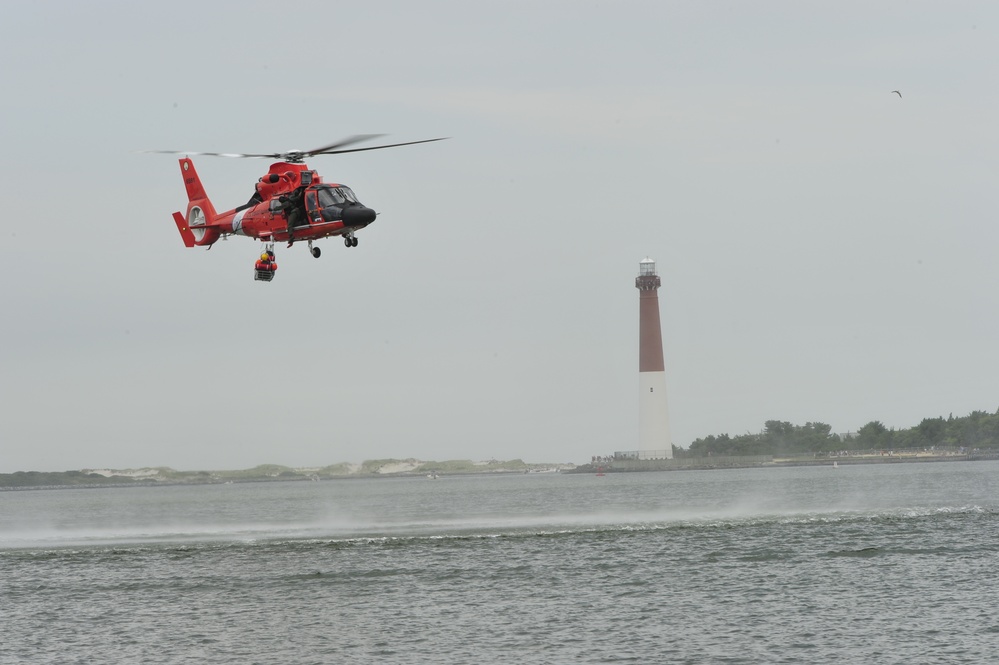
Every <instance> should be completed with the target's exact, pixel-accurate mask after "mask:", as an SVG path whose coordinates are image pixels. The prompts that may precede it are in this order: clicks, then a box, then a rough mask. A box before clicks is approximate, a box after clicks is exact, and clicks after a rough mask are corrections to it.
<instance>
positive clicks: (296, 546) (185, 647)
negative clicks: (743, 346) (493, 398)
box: [0, 462, 999, 664]
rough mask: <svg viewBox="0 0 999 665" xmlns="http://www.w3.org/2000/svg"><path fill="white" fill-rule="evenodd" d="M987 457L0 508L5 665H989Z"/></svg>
mask: <svg viewBox="0 0 999 665" xmlns="http://www.w3.org/2000/svg"><path fill="white" fill-rule="evenodd" d="M997 580H999V462H953V463H935V464H891V465H869V466H844V467H840V468H838V469H834V468H832V467H831V466H823V467H806V468H774V469H743V470H718V471H679V472H664V473H635V474H608V475H606V476H603V477H597V476H594V475H563V474H529V475H496V476H465V477H442V478H439V479H436V480H431V479H426V478H405V479H363V480H342V481H324V482H274V483H253V484H234V485H210V486H195V487H183V486H174V487H150V488H103V489H81V490H38V491H13V492H0V663H105V662H107V663H191V662H210V663H213V664H220V663H222V664H226V663H241V664H242V663H518V664H528V663H620V662H632V663H994V662H999V616H997V614H999V613H997V607H999V581H997Z"/></svg>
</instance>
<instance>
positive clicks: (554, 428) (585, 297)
mask: <svg viewBox="0 0 999 665" xmlns="http://www.w3.org/2000/svg"><path fill="white" fill-rule="evenodd" d="M289 7H295V10H294V11H292V12H289V11H287V8H289ZM0 58H2V60H3V62H4V63H5V64H4V66H3V67H2V68H0V85H2V89H3V91H4V93H3V96H2V100H0V109H2V120H3V121H2V123H0V137H2V145H3V151H2V156H0V182H2V183H3V184H2V187H3V190H2V191H3V200H4V203H5V206H4V214H3V217H4V219H5V222H4V224H3V229H4V231H3V236H4V237H5V238H6V241H7V242H6V245H5V247H4V248H3V249H4V254H3V255H4V257H5V259H4V263H3V265H4V267H5V271H4V274H5V275H6V284H5V287H4V288H3V289H2V291H0V304H2V306H3V312H4V316H3V318H2V322H0V367H2V370H0V426H2V431H0V472H12V471H17V470H62V469H75V468H82V467H103V466H110V467H117V468H124V467H136V466H153V465H167V466H172V467H175V468H179V469H213V468H214V469H219V468H244V467H250V466H253V465H256V464H260V463H266V462H272V463H279V464H287V465H291V466H308V465H325V464H331V463H335V462H340V461H361V460H364V459H374V458H382V457H417V458H422V459H438V460H440V459H454V458H459V459H489V458H498V459H511V458H517V457H520V458H523V459H524V460H525V461H528V462H584V461H588V460H589V458H590V456H591V455H594V454H606V453H610V452H612V451H614V450H630V449H634V448H636V447H637V446H638V418H637V417H638V400H637V397H638V395H637V390H638V376H637V373H638V372H637V369H638V292H637V290H636V289H635V288H634V277H635V275H636V274H637V272H638V263H639V261H640V260H641V259H643V258H644V257H645V256H651V257H652V258H654V259H656V260H657V262H658V267H659V272H660V275H661V276H662V281H663V288H662V289H661V290H660V296H659V298H660V310H661V314H662V324H663V334H664V346H665V355H666V365H667V383H668V388H669V391H670V394H669V399H670V414H671V419H672V428H673V438H674V442H675V443H676V444H678V445H680V446H683V447H687V446H689V444H690V442H691V441H692V440H694V439H696V438H698V437H701V436H706V435H709V434H721V433H726V432H727V433H730V434H741V433H744V432H747V431H759V430H760V429H761V428H762V425H763V422H764V421H765V420H767V419H772V418H774V419H780V420H789V421H792V422H795V423H798V424H803V423H805V422H806V421H814V420H818V421H822V422H826V423H829V424H830V425H832V427H833V431H836V432H845V431H851V430H856V429H858V428H859V427H860V426H862V425H864V424H865V423H867V422H869V421H870V420H875V419H877V420H881V421H882V422H884V423H885V424H886V425H888V426H890V427H899V428H904V427H910V426H913V425H915V424H918V423H919V421H920V420H921V419H922V418H924V417H932V416H937V415H943V416H946V415H947V414H948V413H954V415H965V414H967V413H969V412H970V411H972V410H976V409H983V410H989V411H992V410H994V409H995V408H996V406H997V405H999V347H997V344H996V340H997V339H999V289H997V288H996V282H997V280H996V273H997V269H996V267H995V259H994V256H995V254H996V249H995V248H996V247H997V246H999V229H997V225H996V224H995V223H994V219H993V218H994V216H995V215H994V210H995V206H996V200H995V183H996V179H997V176H999V173H997V171H999V124H997V123H996V117H997V111H999V89H997V88H996V85H995V82H996V79H997V73H999V7H997V6H996V5H995V4H994V3H986V2H975V3H938V2H905V3H902V2H894V3H888V2H885V3H873V4H872V3H868V2H835V3H832V2H828V3H799V2H757V3H751V4H747V3H741V2H715V3H694V2H684V3H675V2H673V3H667V2H592V1H591V2H580V1H578V0H573V1H564V2H561V1H560V2H538V1H537V0H532V1H531V2H502V3H501V2H466V1H464V0H453V1H452V0H438V1H433V0H431V1H429V2H420V3H412V2H378V1H365V2H330V1H328V0H324V1H322V2H312V1H308V0H306V1H304V2H297V3H292V4H282V3H274V2H270V1H269V2H239V3H236V2H231V3H229V2H225V3H222V2H216V3H213V2H189V1H187V0H181V1H178V2H170V3H153V4H149V3H130V2H85V3H77V2H68V1H67V2H39V3H19V4H18V5H16V6H14V5H12V6H10V7H7V8H5V10H4V21H3V22H2V23H0ZM896 89H897V90H900V91H901V93H902V95H903V98H902V99H899V97H898V96H897V95H894V94H891V91H892V90H896ZM359 133H388V134H390V136H389V137H388V140H390V141H392V142H398V141H412V140H418V139H424V138H433V137H438V136H450V137H453V138H452V139H451V140H449V141H445V142H439V143H433V144H427V145H421V146H410V147H406V148H399V149H395V150H386V151H374V152H368V153H359V154H354V155H344V156H339V157H324V158H316V159H314V160H311V161H310V162H309V163H310V165H311V166H312V167H313V168H316V169H318V170H319V172H320V173H321V174H322V175H323V177H324V178H325V179H326V180H327V181H339V182H344V183H347V184H349V185H350V186H351V187H352V188H353V189H354V190H355V191H356V192H357V193H358V195H359V197H360V198H361V200H362V201H364V202H365V203H366V204H368V205H370V206H371V207H373V208H375V209H376V210H378V211H379V212H380V213H381V215H380V216H379V218H378V221H377V222H376V223H375V224H373V225H372V226H371V227H369V228H368V229H365V230H364V231H362V232H361V233H360V234H358V237H359V238H360V246H359V247H358V248H356V249H351V250H348V249H346V248H345V247H343V245H342V243H341V242H340V241H338V240H336V239H333V240H329V241H326V242H325V243H322V245H321V246H322V248H323V250H324V254H323V256H322V258H321V259H319V260H315V259H313V258H312V257H311V256H310V255H308V253H307V252H306V249H305V248H304V247H302V246H299V247H295V248H293V249H291V250H287V249H284V248H283V247H279V248H278V251H277V255H278V262H279V264H280V270H279V272H278V275H277V277H276V279H275V280H274V282H272V283H270V284H262V283H256V282H254V281H253V280H252V270H251V268H252V262H253V259H254V258H255V255H256V253H257V252H258V245H257V244H256V243H255V242H253V241H250V240H247V239H230V240H228V241H226V242H220V243H218V244H217V245H216V246H215V247H214V248H213V249H212V250H211V251H209V252H206V251H204V250H203V249H187V248H185V247H184V245H183V243H182V241H181V238H180V236H179V234H178V233H177V230H176V227H175V225H174V223H173V220H172V219H171V213H173V212H174V211H176V210H183V209H184V208H185V205H186V196H185V193H184V188H183V183H182V181H181V177H180V172H179V169H178V165H177V161H176V159H175V158H173V157H170V156H164V155H148V154H138V152H137V151H140V150H146V149H177V150H192V151H218V152H265V151H279V150H285V149H288V148H300V149H309V148H314V147H316V146H320V145H324V144H326V143H329V142H332V141H335V140H337V139H340V138H342V137H345V136H348V135H352V134H359ZM195 163H196V166H197V168H198V170H199V173H200V175H201V177H202V180H203V181H204V183H205V186H206V188H207V190H208V193H209V195H210V196H211V197H212V199H213V202H214V203H215V205H216V207H217V208H218V209H219V210H220V211H221V210H224V209H230V208H232V207H234V206H236V205H239V204H242V203H244V202H245V201H246V200H247V199H248V198H249V196H250V194H251V193H252V192H253V184H254V182H256V179H257V178H258V177H259V176H260V175H262V174H263V173H264V172H265V171H266V169H267V165H268V164H267V162H265V161H260V160H225V159H215V158H210V157H201V158H195Z"/></svg>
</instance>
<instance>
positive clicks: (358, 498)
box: [0, 462, 999, 548]
mask: <svg viewBox="0 0 999 665" xmlns="http://www.w3.org/2000/svg"><path fill="white" fill-rule="evenodd" d="M995 470H996V464H995V463H989V462H983V463H958V462H954V463H940V464H905V465H900V464H894V465H868V466H850V467H840V468H838V469H833V468H832V467H829V466H822V467H799V468H759V469H733V470H719V471H676V472H659V473H631V474H608V475H607V476H603V477H596V476H592V475H583V474H579V475H576V474H564V475H563V474H543V475H539V474H533V475H532V474H527V475H520V474H516V475H482V476H454V477H443V478H439V479H436V480H429V479H424V478H405V479H391V480H389V479H370V480H368V479H365V480H349V481H324V482H319V483H314V482H313V483H309V482H273V483H245V484H233V485H193V486H182V485H178V486H167V487H129V488H97V489H67V490H31V491H13V492H3V493H0V548H5V547H14V548H23V547H33V546H63V545H65V546H82V545H120V544H128V543H170V542H173V543H183V542H204V541H219V542H227V541H234V542H241V541H257V540H275V539H323V538H326V539H350V538H371V537H382V536H387V537H404V536H433V535H442V536H452V535H474V534H493V535H496V534H507V533H520V532H538V533H544V532H562V531H580V530H606V529H643V528H644V529H649V528H671V527H680V526H692V525H693V526H712V525H715V526H722V525H732V524H738V523H742V522H751V521H761V520H762V521H772V520H777V521H789V522H790V521H800V522H807V521H822V520H826V521H828V520H834V519H848V518H854V517H858V516H863V515H896V514H898V515H917V514H929V513H932V512H934V511H957V512H960V511H968V510H990V509H994V508H995V504H993V503H990V502H991V501H996V499H994V498H993V497H999V491H997V490H999V483H997V480H996V476H997V474H996V473H995Z"/></svg>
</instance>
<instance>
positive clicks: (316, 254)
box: [312, 247, 323, 259]
mask: <svg viewBox="0 0 999 665" xmlns="http://www.w3.org/2000/svg"><path fill="white" fill-rule="evenodd" d="M322 253H323V251H322V250H321V249H319V248H318V247H313V248H312V256H314V257H316V258H317V259H318V258H319V257H320V255H322Z"/></svg>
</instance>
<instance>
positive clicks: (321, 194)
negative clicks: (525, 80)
mask: <svg viewBox="0 0 999 665" xmlns="http://www.w3.org/2000/svg"><path fill="white" fill-rule="evenodd" d="M378 136H382V135H381V134H364V135H358V136H351V137H348V138H346V139H343V140H341V141H338V142H336V143H332V144H330V145H327V146H323V147H321V148H316V149H315V150H289V151H288V152H283V153H273V154H236V153H219V152H186V153H185V152H177V151H170V150H153V151H150V152H155V153H161V154H172V155H178V154H182V155H185V157H184V158H183V159H181V160H180V172H181V175H183V177H184V186H185V187H186V188H187V199H188V203H187V214H186V215H182V214H181V213H179V212H175V213H174V214H173V219H174V221H175V222H176V223H177V229H178V230H179V231H180V236H181V238H183V239H184V245H186V246H187V247H195V246H198V247H202V246H204V247H211V245H212V244H214V243H215V241H216V240H218V239H219V238H221V237H225V236H229V235H242V236H248V237H250V238H257V239H258V240H261V241H263V242H264V243H266V246H265V249H264V253H263V254H261V257H260V260H259V261H257V263H256V266H255V270H254V276H255V279H258V280H263V281H268V282H269V281H270V280H271V279H273V277H274V271H275V270H276V269H277V263H275V262H274V243H275V242H287V243H288V247H291V246H292V244H294V243H295V242H301V241H305V242H307V243H308V245H309V250H310V251H311V252H312V256H314V257H316V258H319V255H320V254H321V252H320V249H319V248H318V247H313V246H312V243H313V241H315V240H320V239H322V238H327V237H329V236H342V237H343V244H344V245H346V246H347V247H357V237H356V236H355V235H354V234H355V233H356V232H357V231H359V230H361V229H363V228H364V227H366V226H368V225H369V224H371V222H373V221H375V217H376V216H377V214H378V213H376V212H375V211H374V210H372V209H371V208H368V207H367V206H365V205H363V204H362V203H361V202H360V201H359V200H358V199H357V195H355V194H354V192H353V190H351V189H350V187H347V186H346V185H343V184H336V183H324V182H323V181H322V178H320V177H319V174H318V173H317V172H316V171H313V170H311V169H310V168H309V167H308V166H306V165H305V163H304V160H305V158H307V157H313V156H315V155H336V154H341V153H347V152H361V151H364V150H381V149H383V148H395V147H399V146H404V145H415V144H417V143H430V142H433V141H442V140H444V139H443V138H437V139H424V140H422V141H409V142H407V143H392V144H389V145H376V146H371V147H368V148H349V149H347V146H349V145H353V144H355V143H359V142H361V141H367V140H369V139H372V138H376V137H378ZM190 155H210V156H214V157H246V158H250V159H268V158H269V159H276V160H279V161H277V162H275V163H274V164H271V166H270V169H268V171H267V174H266V175H264V176H263V177H261V178H260V179H259V180H258V181H257V184H256V186H255V191H254V193H253V196H252V197H250V200H249V201H248V202H246V203H245V204H243V205H241V206H239V207H237V208H233V209H232V210H229V211H227V212H223V213H218V212H216V211H215V206H213V205H212V202H211V201H210V200H209V199H208V195H207V194H206V193H205V188H204V186H203V185H202V184H201V179H200V178H199V177H198V173H197V171H195V170H194V162H192V161H191V159H190V157H189V156H190Z"/></svg>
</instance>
